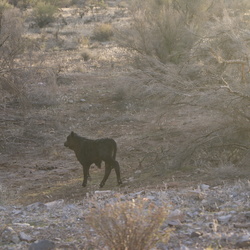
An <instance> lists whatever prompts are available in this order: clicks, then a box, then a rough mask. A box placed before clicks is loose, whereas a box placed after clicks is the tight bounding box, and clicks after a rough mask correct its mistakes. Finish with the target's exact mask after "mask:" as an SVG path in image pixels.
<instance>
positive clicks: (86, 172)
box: [82, 166, 90, 187]
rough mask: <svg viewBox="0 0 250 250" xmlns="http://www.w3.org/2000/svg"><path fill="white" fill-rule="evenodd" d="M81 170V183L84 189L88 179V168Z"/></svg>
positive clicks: (84, 167)
mask: <svg viewBox="0 0 250 250" xmlns="http://www.w3.org/2000/svg"><path fill="white" fill-rule="evenodd" d="M82 168H83V182H82V186H83V187H86V186H87V180H88V177H89V168H90V166H82Z"/></svg>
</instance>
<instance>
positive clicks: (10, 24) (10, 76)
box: [0, 8, 25, 99]
mask: <svg viewBox="0 0 250 250" xmlns="http://www.w3.org/2000/svg"><path fill="white" fill-rule="evenodd" d="M22 35H23V19H22V14H21V12H20V11H19V10H18V9H15V8H11V9H7V10H5V11H4V12H3V15H2V19H1V33H0V87H1V88H2V91H4V92H6V93H8V94H11V95H12V96H18V98H19V99H20V98H21V99H22V98H23V92H22V86H21V85H20V84H19V83H20V81H19V77H18V72H17V69H16V63H15V62H16V61H15V59H17V58H18V56H20V55H21V54H22V53H23V52H24V47H25V46H24V39H23V36H22Z"/></svg>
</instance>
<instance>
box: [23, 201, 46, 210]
mask: <svg viewBox="0 0 250 250" xmlns="http://www.w3.org/2000/svg"><path fill="white" fill-rule="evenodd" d="M46 208H47V207H46V206H45V205H44V204H43V203H42V202H35V203H33V204H30V205H28V206H27V207H26V210H27V211H28V212H35V211H39V212H41V211H44V210H46Z"/></svg>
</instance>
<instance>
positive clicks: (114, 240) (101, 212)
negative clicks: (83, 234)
mask: <svg viewBox="0 0 250 250" xmlns="http://www.w3.org/2000/svg"><path fill="white" fill-rule="evenodd" d="M167 214H168V210H167V208H166V207H162V206H160V207H159V206H157V205H156V204H155V203H153V202H152V201H150V200H148V199H140V198H139V199H136V200H131V201H119V202H117V203H114V204H108V205H106V206H105V207H103V208H94V209H92V211H91V213H90V214H89V215H88V217H87V223H88V224H89V225H90V226H91V227H92V229H93V230H94V232H95V233H96V234H97V236H98V237H100V239H101V241H102V242H103V244H105V246H107V247H108V248H109V249H115V250H125V249H126V250H134V249H137V250H146V249H150V248H151V247H154V246H155V245H156V243H157V242H167V241H168V240H169V236H170V230H169V229H167V230H160V227H161V225H162V223H163V222H164V220H165V219H166V217H167ZM91 238H92V237H91ZM95 242H97V241H95Z"/></svg>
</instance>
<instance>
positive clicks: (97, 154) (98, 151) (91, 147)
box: [64, 132, 122, 187]
mask: <svg viewBox="0 0 250 250" xmlns="http://www.w3.org/2000/svg"><path fill="white" fill-rule="evenodd" d="M64 146H65V147H68V148H70V149H72V150H74V152H75V154H76V158H77V160H78V161H79V162H80V163H81V164H82V167H83V176H84V178H83V183H82V186H83V187H86V185H87V179H88V177H89V168H90V165H91V164H93V163H94V164H95V165H96V166H97V167H98V168H101V163H102V161H104V162H105V175H104V177H103V180H102V181H101V183H100V187H103V186H104V185H105V182H106V180H107V179H108V177H109V175H110V172H111V170H112V168H114V169H115V173H116V177H117V182H118V184H122V181H121V176H120V166H119V163H118V161H116V160H115V158H116V151H117V145H116V142H115V141H114V140H113V139H110V138H104V139H97V140H90V139H87V138H84V137H81V136H79V135H77V134H76V133H74V132H71V133H70V135H69V136H68V137H67V141H66V142H65V143H64Z"/></svg>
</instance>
